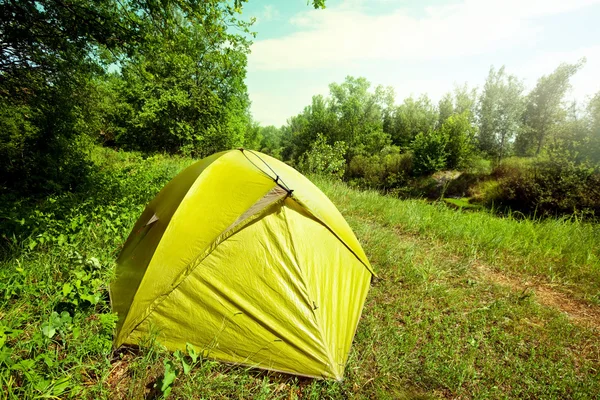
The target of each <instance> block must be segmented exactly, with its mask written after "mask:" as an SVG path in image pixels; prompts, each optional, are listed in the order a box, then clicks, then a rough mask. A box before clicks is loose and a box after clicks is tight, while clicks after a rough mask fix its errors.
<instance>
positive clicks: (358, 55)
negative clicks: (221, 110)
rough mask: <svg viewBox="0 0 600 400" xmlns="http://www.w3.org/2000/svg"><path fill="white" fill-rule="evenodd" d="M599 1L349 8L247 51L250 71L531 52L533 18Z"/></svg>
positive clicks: (297, 21)
mask: <svg viewBox="0 0 600 400" xmlns="http://www.w3.org/2000/svg"><path fill="white" fill-rule="evenodd" d="M599 2H600V0H569V1H565V0H485V1H484V0H464V1H462V2H460V3H456V4H452V5H444V6H435V7H429V8H427V9H426V13H425V15H424V16H422V17H416V16H413V15H409V14H408V13H406V12H405V11H403V10H402V9H397V10H395V11H391V12H390V13H388V14H385V15H368V14H366V13H364V7H365V5H364V2H361V1H351V2H347V3H342V4H341V5H339V6H335V7H330V8H327V9H325V10H310V11H306V12H302V13H300V14H298V15H296V16H294V17H293V18H291V19H290V21H289V22H290V23H291V24H293V25H295V26H296V27H297V28H298V29H299V31H298V32H296V33H293V34H290V35H288V36H285V37H282V38H276V39H266V40H258V41H256V42H255V43H254V45H253V46H252V54H251V55H250V58H249V70H250V71H269V70H271V71H272V70H292V69H316V68H335V67H340V66H345V65H348V63H354V62H359V61H361V62H362V61H377V60H381V61H397V62H402V61H410V62H414V61H430V60H447V59H452V58H457V57H464V56H469V55H476V54H481V53H485V52H489V51H490V49H492V48H493V49H494V50H495V51H498V50H501V49H507V48H510V47H511V46H513V45H515V44H518V45H519V46H520V47H523V46H532V45H534V44H535V43H536V41H537V39H538V38H539V35H541V34H542V33H543V30H542V29H541V27H540V26H539V25H537V24H536V22H535V18H537V17H541V16H544V15H551V14H558V13H562V12H566V11H570V10H574V9H577V8H581V7H585V6H588V5H590V4H593V3H599Z"/></svg>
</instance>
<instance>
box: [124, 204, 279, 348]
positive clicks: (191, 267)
mask: <svg viewBox="0 0 600 400" xmlns="http://www.w3.org/2000/svg"><path fill="white" fill-rule="evenodd" d="M283 200H285V197H282V198H280V199H278V200H276V201H274V202H272V203H270V204H268V205H267V206H266V207H265V208H264V209H262V210H260V211H259V212H257V213H256V214H254V215H251V216H249V217H248V218H247V219H246V220H244V221H242V222H240V223H239V224H237V225H236V226H235V227H234V228H233V229H232V230H229V231H225V232H223V233H221V234H220V235H219V236H218V237H217V238H216V239H215V240H214V241H213V242H212V243H211V244H210V245H209V246H208V247H207V248H206V250H205V251H204V252H203V253H202V254H201V255H200V256H198V257H196V258H195V259H194V260H193V261H191V262H190V263H189V264H188V265H187V266H186V267H185V268H184V270H183V272H182V273H181V274H180V275H179V276H178V277H177V279H176V280H175V284H173V286H172V287H171V288H170V290H169V291H168V292H166V293H164V294H162V295H161V296H159V297H157V298H156V299H155V300H154V301H153V302H152V303H151V304H150V305H149V306H148V307H147V308H146V310H145V311H144V313H143V317H142V318H141V319H140V320H139V322H136V323H134V325H133V327H132V328H131V329H130V330H129V332H128V333H127V336H125V337H124V338H123V340H122V341H121V343H124V342H125V341H126V340H127V339H128V338H129V337H130V336H131V334H132V333H133V331H135V330H136V328H137V327H138V326H140V325H141V324H142V323H143V322H144V321H145V320H146V319H147V318H148V317H149V316H150V315H151V314H152V313H153V312H154V310H155V309H156V307H158V306H159V305H160V304H161V303H162V302H163V301H164V300H165V299H166V298H167V297H169V295H170V294H171V293H173V291H175V290H176V289H177V288H178V287H179V286H180V285H181V284H182V283H183V282H184V281H185V280H186V279H187V277H188V276H189V275H191V273H192V272H193V271H194V270H195V269H196V268H197V267H198V266H199V265H200V264H202V261H204V259H205V258H206V257H208V256H209V255H210V254H211V253H212V252H213V251H215V249H216V248H217V247H219V245H220V244H221V243H223V242H224V241H226V240H227V239H229V238H230V237H231V236H233V235H234V234H236V233H237V232H239V231H241V230H242V229H244V228H245V227H246V226H248V225H249V224H250V223H251V222H253V221H254V220H256V219H258V218H259V217H260V216H262V215H263V214H264V213H265V211H266V210H268V209H270V208H271V207H272V206H274V205H276V204H278V203H280V202H283ZM238 228H239V229H238Z"/></svg>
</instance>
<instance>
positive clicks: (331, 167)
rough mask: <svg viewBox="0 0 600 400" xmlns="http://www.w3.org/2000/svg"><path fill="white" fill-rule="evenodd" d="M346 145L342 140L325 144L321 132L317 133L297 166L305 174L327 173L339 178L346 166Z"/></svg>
mask: <svg viewBox="0 0 600 400" xmlns="http://www.w3.org/2000/svg"><path fill="white" fill-rule="evenodd" d="M346 150H347V146H346V144H345V143H344V142H335V143H334V144H333V146H331V145H329V144H327V142H326V141H325V137H324V136H323V135H322V134H320V133H319V134H317V140H316V141H315V142H314V143H313V144H312V145H311V146H310V149H309V150H308V151H307V152H306V153H304V155H303V156H302V157H300V161H299V163H298V168H299V169H300V171H302V172H304V173H307V174H317V175H328V176H333V177H336V178H341V177H342V176H343V175H344V171H345V168H346V160H345V158H344V155H345V154H346Z"/></svg>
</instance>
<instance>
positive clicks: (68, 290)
mask: <svg viewBox="0 0 600 400" xmlns="http://www.w3.org/2000/svg"><path fill="white" fill-rule="evenodd" d="M72 291H73V285H71V284H70V283H69V282H67V283H65V284H64V285H63V288H62V292H63V296H68V295H69V293H71V292H72Z"/></svg>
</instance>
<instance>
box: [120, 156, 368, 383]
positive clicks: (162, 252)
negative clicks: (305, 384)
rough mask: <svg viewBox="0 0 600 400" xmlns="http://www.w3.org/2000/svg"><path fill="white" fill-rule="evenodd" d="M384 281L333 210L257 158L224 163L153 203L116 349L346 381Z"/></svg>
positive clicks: (123, 279) (210, 165) (123, 264)
mask: <svg viewBox="0 0 600 400" xmlns="http://www.w3.org/2000/svg"><path fill="white" fill-rule="evenodd" d="M373 274H374V273H373V270H372V268H371V266H370V264H369V261H368V260H367V257H366V255H365V253H364V251H363V249H362V248H361V246H360V244H359V243H358V240H357V239H356V237H355V236H354V234H353V232H352V230H351V229H350V227H349V226H348V224H347V222H346V221H345V220H344V218H343V217H342V215H341V214H340V213H339V211H338V210H337V209H336V208H335V206H334V205H333V203H331V201H330V200H329V199H328V198H327V197H326V196H325V195H324V194H323V193H322V192H321V191H320V190H319V189H318V188H317V187H316V186H314V185H313V184H312V183H311V182H310V181H309V180H308V179H306V178H305V177H304V176H302V175H301V174H300V173H298V172H297V171H296V170H294V169H293V168H291V167H290V166H288V165H286V164H284V163H282V162H281V161H278V160H276V159H274V158H272V157H269V156H267V155H264V154H261V153H255V152H252V151H249V150H243V149H239V150H230V151H225V152H221V153H217V154H214V155H212V156H210V157H207V158H205V159H203V160H200V161H198V162H196V163H195V164H193V165H192V166H190V167H188V168H187V169H185V170H184V171H183V172H181V173H180V174H179V175H177V176H176V177H175V178H173V180H171V182H169V183H168V184H167V185H166V186H165V187H164V188H163V189H162V190H161V191H160V193H159V194H158V195H157V196H156V197H155V198H154V200H152V201H151V202H150V203H149V204H148V206H147V207H146V209H145V210H144V212H143V213H142V215H141V217H140V218H139V219H138V221H137V222H136V224H135V226H134V228H133V231H132V232H131V234H130V235H129V237H128V239H127V241H126V243H125V245H124V247H123V250H122V251H121V254H120V256H119V259H118V260H117V270H116V278H115V280H114V282H113V283H112V284H111V288H110V294H111V303H112V307H113V311H114V312H116V313H117V315H118V316H119V321H118V324H117V332H116V337H115V346H121V345H123V344H137V343H138V341H139V340H140V338H142V337H143V336H145V335H147V334H148V333H149V332H150V331H156V332H158V333H157V340H158V341H159V342H160V343H161V344H162V345H164V346H165V347H166V348H167V349H169V350H177V349H185V346H186V343H190V344H192V345H194V346H195V347H196V348H199V349H203V353H204V356H205V357H208V358H213V359H217V360H221V361H225V362H230V363H236V364H243V365H250V366H254V367H258V368H263V369H269V370H275V371H281V372H286V373H292V374H297V375H303V376H309V377H319V378H320V377H327V378H334V379H338V380H339V379H341V378H342V377H343V373H344V366H345V364H346V361H347V358H348V353H349V350H350V346H351V344H352V339H353V337H354V332H355V330H356V326H357V324H358V320H359V318H360V314H361V311H362V307H363V304H364V301H365V298H366V295H367V292H368V289H369V284H370V280H371V276H372V275H373Z"/></svg>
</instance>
